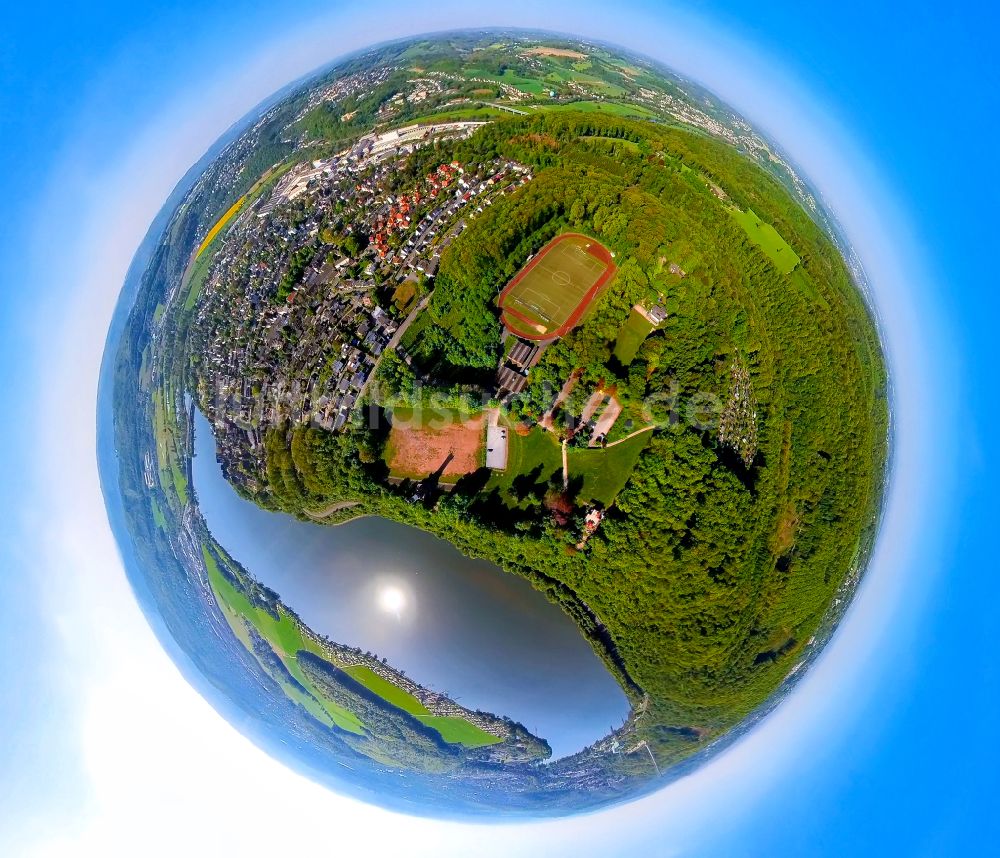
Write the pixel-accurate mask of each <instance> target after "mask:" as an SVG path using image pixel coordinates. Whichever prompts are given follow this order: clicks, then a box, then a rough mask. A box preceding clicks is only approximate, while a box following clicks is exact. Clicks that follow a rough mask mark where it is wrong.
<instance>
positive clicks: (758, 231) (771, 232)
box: [729, 209, 800, 274]
mask: <svg viewBox="0 0 1000 858" xmlns="http://www.w3.org/2000/svg"><path fill="white" fill-rule="evenodd" d="M729 213H730V214H731V215H732V216H733V217H734V218H736V222H737V223H738V224H739V225H740V226H742V227H743V229H744V230H745V231H746V234H747V235H748V236H749V237H750V240H751V241H752V242H753V243H754V244H756V245H757V246H758V247H759V248H760V249H761V250H763V251H764V255H765V256H767V258H768V259H770V260H771V262H773V263H774V266H775V268H777V269H778V270H779V271H780V272H781V273H782V274H791V272H792V269H794V268H795V266H796V265H798V264H799V261H800V260H799V257H798V256H797V255H796V253H795V251H794V250H792V247H791V245H790V244H789V243H788V242H787V241H785V239H784V238H782V236H781V233H780V232H778V230H776V229H775V228H774V227H773V226H771V224H769V223H765V222H764V221H762V220H761V219H760V218H759V217H757V215H756V214H754V212H753V209H747V210H746V211H745V212H741V211H740V210H739V209H730V210H729Z"/></svg>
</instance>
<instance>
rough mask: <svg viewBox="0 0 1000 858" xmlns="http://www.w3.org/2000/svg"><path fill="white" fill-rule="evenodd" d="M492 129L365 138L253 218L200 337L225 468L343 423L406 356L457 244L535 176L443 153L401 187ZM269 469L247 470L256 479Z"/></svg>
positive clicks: (220, 261)
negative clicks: (390, 361)
mask: <svg viewBox="0 0 1000 858" xmlns="http://www.w3.org/2000/svg"><path fill="white" fill-rule="evenodd" d="M481 124H482V123H478V122H454V123H442V124H438V125H430V126H428V125H414V126H408V127H404V128H400V129H396V130H392V131H389V132H385V133H381V134H369V135H366V136H364V137H363V138H361V139H360V140H359V141H358V142H357V143H355V144H354V145H352V146H351V147H350V148H348V149H346V150H345V151H343V152H341V153H339V154H337V155H336V156H334V157H331V158H329V159H324V160H316V161H311V162H305V163H301V164H299V165H297V166H296V167H294V168H293V169H291V170H290V171H288V172H287V173H285V174H284V175H283V176H282V177H281V178H280V179H279V180H278V181H277V182H276V184H275V185H274V187H273V189H272V191H271V193H270V194H269V195H263V196H262V197H261V198H260V199H259V200H258V201H256V202H255V203H254V204H253V205H250V206H247V207H246V208H245V209H243V210H242V211H241V212H240V214H239V217H238V218H237V219H236V220H235V221H234V222H233V224H232V226H231V227H230V229H229V232H228V233H227V235H226V237H225V241H224V244H223V245H222V246H221V247H220V248H219V250H218V251H217V253H216V254H215V258H214V260H213V263H212V265H213V267H212V271H211V274H210V275H209V278H208V281H207V283H206V284H205V287H204V289H203V291H202V295H201V299H200V301H199V303H198V306H197V314H196V318H195V321H194V324H193V326H192V329H191V335H192V343H194V345H195V348H193V349H192V354H194V355H198V356H199V357H198V358H197V359H198V360H200V361H201V364H200V366H199V368H198V377H199V379H200V384H201V385H203V388H202V389H201V390H199V400H200V401H201V402H202V403H205V404H206V407H207V409H208V410H209V415H208V416H209V418H210V419H212V420H213V422H214V423H215V428H216V433H217V439H218V441H219V444H220V451H223V450H224V451H225V453H226V455H224V456H221V458H222V459H223V460H225V461H227V462H229V463H230V464H233V463H234V461H235V457H238V456H244V457H245V456H251V457H254V458H256V457H260V456H262V455H263V452H262V449H261V444H262V439H263V436H264V433H265V432H266V430H267V429H268V428H269V427H271V426H274V425H276V424H279V423H281V422H284V421H286V420H291V421H293V422H294V421H304V420H310V421H312V422H314V423H315V424H316V425H319V426H321V427H323V428H325V429H327V430H330V431H338V430H340V429H341V428H343V427H344V425H345V424H346V423H347V421H348V419H349V417H350V415H351V412H352V410H353V409H354V408H355V406H356V404H357V403H358V402H359V401H360V400H361V398H362V396H363V394H364V392H365V390H366V388H367V386H368V385H369V383H370V382H371V380H372V378H373V376H374V374H375V371H376V368H377V366H378V364H379V361H380V359H381V357H382V355H383V354H384V353H385V352H386V351H387V350H399V348H400V347H399V341H400V339H401V337H402V334H403V333H404V332H405V330H406V328H407V327H408V326H409V325H410V324H411V323H412V322H413V321H414V319H415V318H416V316H417V315H418V314H419V313H420V312H422V311H423V310H424V309H425V308H426V306H427V303H428V300H429V297H430V292H431V289H432V288H433V279H434V276H435V274H436V272H437V268H438V264H439V260H440V257H441V254H442V252H443V251H444V249H445V248H446V247H447V246H448V245H449V243H450V242H451V241H452V239H453V238H454V237H455V236H456V235H457V234H459V233H460V232H461V231H462V230H463V229H465V227H466V225H467V224H468V222H469V221H470V220H471V219H472V218H475V217H476V216H477V214H479V213H481V212H482V211H483V210H484V207H486V206H490V205H492V204H493V202H494V200H495V199H496V198H497V197H498V196H499V195H502V194H507V193H511V192H512V191H514V190H515V189H516V188H518V187H519V186H520V185H522V184H524V183H526V182H527V181H529V180H530V178H531V173H530V171H529V170H528V169H527V168H526V167H524V166H522V165H520V164H518V163H515V162H513V161H501V160H499V159H497V160H493V161H491V162H489V163H482V164H461V163H459V162H458V161H456V160H453V159H452V160H446V161H441V162H437V163H435V162H434V159H433V158H432V159H431V166H430V167H429V168H428V169H427V170H426V172H422V174H421V175H417V176H414V177H412V179H409V178H407V179H406V180H404V181H403V182H401V181H400V175H401V171H402V170H403V168H404V165H405V163H406V162H407V158H408V156H409V155H410V154H411V153H413V152H414V151H415V150H416V149H418V148H421V147H425V146H428V145H430V144H434V143H438V144H440V143H442V142H446V141H449V140H458V139H462V138H464V137H466V136H468V135H470V134H471V133H473V132H474V131H475V130H476V128H478V127H479V126H480V125H481ZM434 151H435V152H436V151H438V150H434ZM399 354H400V357H401V358H402V359H404V360H407V356H406V355H405V353H403V352H402V351H399ZM247 442H249V443H247ZM259 464H260V463H259V462H256V461H244V462H242V463H240V464H239V465H237V467H238V468H239V470H240V471H241V472H243V473H244V474H252V473H254V472H255V467H254V466H255V465H259Z"/></svg>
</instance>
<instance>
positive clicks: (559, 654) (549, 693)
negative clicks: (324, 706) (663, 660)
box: [193, 413, 628, 757]
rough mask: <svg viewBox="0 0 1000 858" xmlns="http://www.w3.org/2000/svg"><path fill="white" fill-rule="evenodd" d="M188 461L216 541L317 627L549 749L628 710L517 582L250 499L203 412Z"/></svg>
mask: <svg viewBox="0 0 1000 858" xmlns="http://www.w3.org/2000/svg"><path fill="white" fill-rule="evenodd" d="M193 470H194V485H195V489H196V491H197V493H198V500H199V505H200V507H201V511H202V513H203V515H204V516H205V521H206V522H207V523H208V527H209V529H210V530H211V531H212V534H213V535H214V536H215V538H216V539H217V540H218V541H219V542H220V543H221V544H222V545H223V546H224V547H225V548H226V550H227V551H229V552H230V554H232V556H233V557H234V558H236V560H238V561H239V562H240V563H242V564H243V565H244V566H245V567H246V568H247V569H248V570H249V571H250V572H251V573H252V574H253V575H254V576H255V577H256V578H257V579H258V580H259V581H261V582H262V583H264V584H266V585H267V586H268V587H271V588H272V589H273V590H275V591H276V592H277V593H278V594H279V595H280V596H281V598H282V601H284V602H285V604H287V605H288V606H289V607H291V608H292V609H293V610H295V612H296V613H298V615H299V616H300V617H301V618H302V619H303V620H304V621H305V622H306V623H307V624H308V625H309V626H310V627H311V628H312V629H313V630H315V631H316V632H319V633H321V634H325V635H327V636H328V637H330V638H331V639H332V640H334V641H337V642H338V643H342V644H346V645H348V646H359V647H361V649H363V650H368V651H371V652H373V653H375V654H377V655H378V656H380V657H385V658H386V659H387V660H388V661H389V663H390V664H392V665H393V666H394V667H396V668H398V669H402V670H404V671H405V672H406V674H407V675H408V676H410V677H411V678H412V679H413V680H414V681H416V682H419V683H420V684H421V685H425V686H427V687H429V688H433V689H434V690H436V691H440V692H444V693H447V694H448V695H449V696H451V697H452V698H454V699H455V700H457V701H458V702H460V703H461V704H462V705H463V706H467V707H469V708H471V709H483V710H486V711H490V712H494V713H496V714H500V715H507V716H509V717H511V718H513V719H514V720H516V721H520V722H521V723H523V724H524V725H525V726H526V727H527V728H528V729H529V730H531V731H532V732H533V733H535V734H536V735H539V736H541V737H543V738H545V739H547V740H548V741H549V744H551V746H552V752H553V757H560V756H565V755H566V754H571V753H573V752H574V751H577V750H580V749H581V748H583V747H586V746H587V745H589V744H591V743H592V742H594V741H595V740H597V739H599V738H600V737H602V736H604V735H605V734H606V733H608V731H609V730H610V729H611V728H612V727H617V726H619V725H620V724H621V723H622V721H623V720H624V718H625V717H626V715H627V714H628V701H627V700H626V698H625V695H624V693H623V692H622V691H621V689H620V688H619V687H618V684H617V682H615V680H614V678H613V677H612V676H611V674H610V673H608V671H607V669H606V668H605V667H604V665H603V663H602V662H601V661H600V659H598V657H597V656H596V655H595V654H594V652H593V650H592V649H591V647H590V644H588V643H587V641H586V640H585V639H584V638H583V636H582V635H581V634H580V632H579V631H578V629H577V628H576V625H575V624H574V623H573V622H572V620H570V619H569V617H568V616H566V614H564V613H563V611H562V610H561V609H560V608H559V607H557V606H556V605H553V604H552V603H551V602H549V601H548V599H546V598H545V596H543V595H542V594H541V593H539V592H538V591H537V590H535V589H534V588H533V587H532V586H531V585H530V584H529V583H528V582H527V581H526V580H524V579H523V578H520V577H518V576H516V575H510V574H507V573H505V572H503V571H502V570H501V569H500V568H498V567H497V566H495V565H494V564H492V563H489V562H487V561H484V560H473V559H470V558H468V557H465V556H464V555H462V554H461V553H460V552H459V551H458V550H456V549H455V548H454V547H452V545H451V544H450V543H448V542H445V541H444V540H442V539H439V538H437V537H436V536H433V535H432V534H429V533H425V532H424V531H422V530H419V529H417V528H414V527H409V526H408V525H403V524H398V523H396V522H393V521H389V520H388V519H384V518H380V517H374V516H373V517H366V518H360V519H357V520H356V521H352V522H349V523H347V524H343V525H340V526H337V527H329V526H323V525H318V524H309V523H306V522H301V521H297V520H295V519H293V518H291V517H289V516H287V515H282V514H279V513H272V512H268V511H267V510H263V509H260V508H259V507H258V506H256V505H255V504H253V503H251V502H249V501H246V500H244V499H243V498H241V497H240V496H239V495H238V494H237V493H236V491H235V490H234V489H233V488H232V486H230V485H229V483H227V482H226V480H225V478H224V477H223V476H222V470H221V468H220V467H219V464H218V463H217V462H216V458H215V442H214V439H213V437H212V432H211V427H210V425H209V423H208V421H207V420H206V419H205V418H204V417H203V416H202V415H201V414H200V413H196V416H195V459H194V463H193Z"/></svg>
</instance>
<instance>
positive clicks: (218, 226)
mask: <svg viewBox="0 0 1000 858" xmlns="http://www.w3.org/2000/svg"><path fill="white" fill-rule="evenodd" d="M249 196H250V195H249V194H244V195H243V196H242V197H240V198H239V199H238V200H237V201H236V202H235V203H233V204H232V205H231V206H230V207H229V210H228V211H227V212H226V213H225V214H224V215H223V216H222V217H220V218H219V219H218V220H217V221H216V222H215V226H213V227H212V228H211V229H210V230H209V231H208V235H206V236H205V238H204V240H203V241H202V243H201V244H199V245H198V252H197V253H196V254H195V255H194V258H195V259H197V258H198V257H199V256H201V254H202V253H204V251H205V248H206V247H208V246H209V245H210V244H211V243H212V239H214V238H215V237H216V236H217V235H218V234H219V233H220V232H221V231H222V230H223V229H225V226H226V224H227V223H229V221H231V220H232V219H233V216H234V215H235V214H236V212H238V211H239V210H240V209H241V208H243V204H244V203H245V202H246V201H247V197H249Z"/></svg>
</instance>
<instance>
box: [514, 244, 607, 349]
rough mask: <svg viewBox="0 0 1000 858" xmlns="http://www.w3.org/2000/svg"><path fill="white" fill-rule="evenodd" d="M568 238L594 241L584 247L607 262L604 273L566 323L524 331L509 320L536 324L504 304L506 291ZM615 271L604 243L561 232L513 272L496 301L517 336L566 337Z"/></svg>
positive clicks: (528, 338)
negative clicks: (547, 330) (548, 328)
mask: <svg viewBox="0 0 1000 858" xmlns="http://www.w3.org/2000/svg"><path fill="white" fill-rule="evenodd" d="M568 238H582V239H584V240H585V241H589V242H590V243H591V244H590V247H587V248H585V250H586V251H587V253H589V254H590V255H591V256H593V257H594V258H595V259H599V260H600V261H601V262H603V263H604V266H605V270H604V273H603V274H602V275H601V276H600V277H599V278H597V282H596V283H594V285H593V286H591V287H590V289H588V290H587V293H586V294H585V295H584V296H583V298H581V299H580V303H579V304H577V305H576V307H575V308H574V310H573V312H572V313H570V314H569V317H568V318H567V319H566V321H565V322H563V323H562V324H561V325H560V326H559V327H558V328H556V329H555V330H554V331H549V332H547V333H544V334H542V333H539V332H538V331H532V330H530V329H529V330H528V331H525V330H521V329H520V328H519V327H518V326H515V325H512V324H511V322H510V318H511V317H513V318H515V319H518V320H519V321H521V322H524V323H526V324H528V325H531V324H533V322H532V321H531V319H529V318H527V317H526V316H524V314H522V313H519V312H517V310H513V309H511V308H509V307H504V298H506V297H507V294H508V293H509V292H510V290H511V289H513V288H514V287H515V286H516V285H517V284H518V283H520V282H521V280H522V279H523V278H524V277H525V275H527V274H528V272H529V271H531V270H532V269H533V268H534V267H535V266H536V265H537V264H538V263H539V262H541V261H542V259H544V258H545V257H546V256H547V255H548V253H549V251H551V250H552V248H553V247H555V246H556V245H557V244H559V243H560V242H562V241H565V240H566V239H568ZM616 270H617V269H616V268H615V263H614V261H613V260H612V257H611V252H610V251H609V250H608V249H607V248H606V247H605V246H604V245H602V244H601V243H600V242H599V241H598V240H597V239H596V238H591V237H590V236H589V235H583V234H582V233H579V232H564V233H563V234H562V235H557V236H556V237H555V238H553V239H552V240H551V241H550V242H549V243H548V244H546V245H545V247H543V248H542V249H541V250H539V251H538V253H537V254H536V255H535V258H534V259H532V260H531V262H529V263H528V264H527V265H525V266H524V268H522V269H521V270H520V271H518V272H517V274H515V275H514V278H513V279H512V280H511V281H510V283H508V284H507V285H506V286H505V287H504V289H503V291H502V292H501V293H500V297H499V298H497V303H498V304H499V305H500V309H501V311H502V315H503V321H504V324H505V325H506V326H507V327H508V328H509V329H510V331H511V332H512V333H514V334H516V335H517V336H519V337H521V338H522V339H525V340H551V339H554V338H556V337H564V336H565V335H566V334H568V333H569V332H570V331H571V330H573V328H575V327H576V326H577V324H579V322H580V319H581V318H582V317H583V314H584V313H585V312H586V311H587V307H589V306H590V304H591V302H592V301H593V300H594V298H596V297H597V295H598V293H599V292H600V291H601V289H602V288H603V287H604V284H606V283H607V282H608V280H610V279H611V278H612V277H613V276H614V273H615V271H616Z"/></svg>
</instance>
